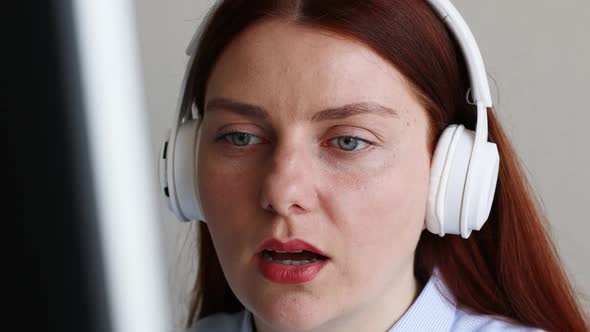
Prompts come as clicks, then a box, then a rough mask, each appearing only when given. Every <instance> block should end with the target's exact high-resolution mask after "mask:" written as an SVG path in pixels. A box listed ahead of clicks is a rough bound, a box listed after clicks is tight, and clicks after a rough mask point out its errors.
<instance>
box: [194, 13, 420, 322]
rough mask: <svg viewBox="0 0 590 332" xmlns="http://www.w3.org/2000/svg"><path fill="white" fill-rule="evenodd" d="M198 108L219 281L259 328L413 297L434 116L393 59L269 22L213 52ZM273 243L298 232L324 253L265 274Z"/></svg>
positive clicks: (335, 316) (337, 316) (201, 177)
mask: <svg viewBox="0 0 590 332" xmlns="http://www.w3.org/2000/svg"><path fill="white" fill-rule="evenodd" d="M205 103H206V107H205V111H204V112H205V113H204V118H203V122H202V125H201V132H200V140H199V158H198V182H199V186H198V188H199V192H200V194H201V202H202V206H203V210H204V215H205V218H206V220H207V222H208V223H207V225H208V227H209V230H210V233H211V236H212V239H213V242H214V245H215V249H216V252H217V254H218V256H219V259H220V263H221V266H222V268H223V271H224V273H225V277H226V278H227V280H228V282H229V285H230V287H231V288H232V290H233V292H234V293H235V295H236V296H237V297H238V299H239V300H240V301H241V302H242V303H243V304H244V305H245V307H246V308H247V309H248V310H250V311H251V312H253V313H254V315H255V317H256V320H257V321H256V322H257V324H264V325H266V326H268V327H273V328H276V329H295V330H296V329H312V328H314V327H321V326H329V325H330V324H332V325H334V324H337V322H341V323H344V322H345V320H346V318H345V317H352V316H354V315H355V314H360V313H361V312H364V311H366V310H369V309H370V308H371V306H375V305H380V306H384V305H385V306H387V305H395V304H392V303H391V301H395V300H396V299H401V298H404V297H407V296H409V294H407V289H408V287H409V283H412V282H414V279H413V258H414V252H415V248H416V245H417V243H418V239H419V236H420V233H421V232H422V230H423V228H424V218H425V210H426V199H427V191H428V179H429V174H430V155H429V153H428V146H427V130H428V124H427V114H426V111H425V110H424V109H423V107H422V106H421V105H420V104H419V103H418V102H417V100H415V98H414V96H413V94H412V93H411V90H410V88H409V86H408V85H407V84H406V83H405V81H404V79H403V77H402V75H401V74H400V73H399V72H398V71H397V70H396V69H395V68H394V67H392V66H391V65H390V64H389V63H387V62H386V61H385V60H383V59H382V58H380V57H379V56H378V55H377V54H376V53H374V52H372V51H371V50H370V49H369V48H367V47H366V46H364V45H362V44H361V43H358V42H355V41H352V40H349V39H345V38H343V37H341V36H338V35H335V34H332V33H328V32H326V31H320V30H317V29H312V28H306V27H302V26H298V25H295V24H293V23H288V22H286V21H280V20H267V21H264V22H261V23H259V24H257V25H254V26H252V27H250V28H249V29H248V30H246V31H245V32H244V33H242V34H241V35H240V36H239V37H238V38H237V39H236V40H234V41H233V42H232V43H231V44H230V45H229V46H228V48H227V49H226V50H225V51H224V53H223V54H222V55H221V57H220V59H219V61H218V63H217V64H216V66H215V67H214V70H213V72H212V74H211V76H210V80H209V82H208V87H207V94H206V100H205ZM248 105H249V106H248ZM347 105H348V106H347ZM236 132H237V133H236ZM242 133H243V134H242ZM273 238H274V239H276V240H278V241H279V242H283V243H284V242H288V241H290V240H293V239H299V240H303V241H305V242H307V243H309V244H311V245H313V246H314V247H315V248H317V249H319V250H321V251H322V252H323V253H324V254H325V256H327V257H328V259H326V260H321V261H318V262H315V263H310V264H311V265H314V266H315V267H314V268H312V269H311V270H309V271H307V272H305V271H304V270H305V269H304V268H303V265H302V266H293V265H289V266H288V267H286V266H285V265H284V264H283V263H285V262H284V261H283V262H281V263H280V264H282V265H278V264H279V263H277V262H276V261H275V262H268V261H265V263H263V264H266V265H265V266H266V272H262V271H261V269H260V266H259V264H260V261H261V260H263V259H264V258H262V257H261V255H260V253H259V249H260V248H259V246H260V245H261V243H263V242H264V241H266V240H268V239H273ZM275 254H276V253H275ZM275 258H276V256H275ZM287 263H288V262H287ZM320 263H321V264H320ZM269 266H270V267H269ZM318 266H320V267H321V269H319V272H318ZM269 269H270V270H272V271H274V272H272V273H274V278H269V274H268V273H269V272H268V270H269ZM289 269H290V270H289ZM262 270H264V268H263V269H262ZM301 271H304V272H303V273H301ZM310 271H311V272H310ZM313 272H315V273H313ZM272 273H271V274H272ZM412 295H414V294H412Z"/></svg>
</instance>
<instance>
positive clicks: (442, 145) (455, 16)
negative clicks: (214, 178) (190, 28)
mask: <svg viewBox="0 0 590 332" xmlns="http://www.w3.org/2000/svg"><path fill="white" fill-rule="evenodd" d="M427 2H428V3H430V5H431V6H432V7H433V8H434V9H435V11H436V12H437V13H438V14H439V15H440V17H441V18H442V20H443V21H444V22H446V24H447V25H448V26H449V28H450V30H451V31H452V32H453V34H454V35H455V37H456V39H457V41H458V42H459V45H460V46H461V49H462V52H463V55H464V57H465V61H466V64H467V69H468V71H469V78H470V84H471V88H470V91H471V92H472V96H473V99H474V103H475V104H476V105H477V124H476V129H475V132H474V131H473V130H469V129H466V128H465V127H464V126H463V125H460V124H459V125H457V124H453V125H450V126H448V127H447V128H446V129H445V130H444V132H443V133H442V135H441V137H440V139H439V140H438V143H437V145H436V148H435V151H434V155H433V159H432V164H431V174H430V189H429V194H428V204H427V211H426V228H427V229H428V230H429V231H430V232H432V233H434V234H439V235H440V236H444V235H445V234H461V236H462V237H463V238H468V237H469V236H470V235H471V231H472V230H480V229H481V227H482V226H483V224H484V223H485V222H486V220H487V219H488V216H489V214H490V210H491V207H492V201H493V199H494V192H495V189H496V183H497V179H498V170H499V164H500V157H499V155H498V149H497V147H496V144H494V143H491V142H488V141H487V134H488V120H487V107H491V106H492V98H491V93H490V88H489V84H488V79H487V76H486V71H485V67H484V64H483V59H482V56H481V53H480V51H479V48H478V46H477V43H476V42H475V38H474V37H473V34H472V33H471V30H470V29H469V27H468V26H467V23H465V20H464V19H463V17H461V15H460V14H459V12H458V11H457V9H456V8H455V7H454V6H453V4H451V2H450V1H449V0H427ZM197 37H198V32H197V33H196V34H195V35H194V36H193V39H192V40H191V43H190V44H189V47H188V49H187V55H189V56H190V60H189V66H187V70H186V72H185V74H184V79H183V83H182V90H181V92H180V98H179V100H178V105H177V108H176V114H175V117H174V123H173V126H172V130H171V132H170V131H169V132H168V135H167V137H166V140H165V141H164V144H163V145H162V150H161V153H160V158H159V175H160V185H161V189H162V195H163V197H164V200H165V201H166V204H167V205H168V208H169V209H170V210H171V211H172V212H173V213H174V214H175V215H176V217H177V218H178V219H180V220H182V221H189V220H202V221H205V218H204V216H203V213H202V208H201V204H200V199H199V193H198V190H197V181H196V180H197V179H196V176H195V175H196V160H195V156H196V155H197V154H198V151H196V150H195V149H197V147H198V128H197V125H198V121H197V120H196V118H197V114H195V113H196V112H194V109H193V108H192V105H191V101H190V100H187V97H186V93H185V89H186V85H187V79H188V77H189V74H190V73H189V71H190V64H191V63H192V62H193V58H194V56H195V53H196V52H195V51H196V43H197ZM468 94H469V91H468Z"/></svg>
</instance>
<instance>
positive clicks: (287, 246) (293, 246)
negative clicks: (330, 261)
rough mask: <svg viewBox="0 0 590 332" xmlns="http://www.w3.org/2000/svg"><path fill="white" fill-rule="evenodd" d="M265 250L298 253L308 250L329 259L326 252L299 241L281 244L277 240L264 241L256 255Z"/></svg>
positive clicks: (257, 249) (257, 248)
mask: <svg viewBox="0 0 590 332" xmlns="http://www.w3.org/2000/svg"><path fill="white" fill-rule="evenodd" d="M264 250H273V251H277V252H297V251H301V250H307V251H309V252H313V253H315V254H318V255H320V256H324V257H326V258H327V257H328V256H327V255H326V254H325V253H324V252H322V251H321V250H319V249H318V248H316V247H314V246H313V245H311V244H309V243H307V242H305V241H303V240H299V239H295V240H291V241H288V242H285V243H283V242H281V241H279V240H277V239H269V240H266V241H263V242H262V243H261V244H259V245H258V247H256V254H260V253H261V252H262V251H264Z"/></svg>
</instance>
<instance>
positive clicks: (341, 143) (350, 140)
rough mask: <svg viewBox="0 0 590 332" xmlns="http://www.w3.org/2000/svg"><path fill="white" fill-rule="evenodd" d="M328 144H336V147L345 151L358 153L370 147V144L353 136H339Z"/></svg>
mask: <svg viewBox="0 0 590 332" xmlns="http://www.w3.org/2000/svg"><path fill="white" fill-rule="evenodd" d="M330 142H336V144H337V145H338V147H339V148H341V149H342V150H345V151H355V150H356V151H359V150H362V149H364V148H365V147H367V146H369V145H372V143H371V142H369V141H366V140H364V139H362V138H359V137H354V136H339V137H335V138H333V139H331V140H330ZM358 147H360V149H357V148H358Z"/></svg>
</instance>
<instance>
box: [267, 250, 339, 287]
mask: <svg viewBox="0 0 590 332" xmlns="http://www.w3.org/2000/svg"><path fill="white" fill-rule="evenodd" d="M256 259H257V260H258V271H260V273H261V274H262V276H264V277H265V278H266V279H268V280H269V281H273V282H277V283H281V284H300V283H304V282H308V281H311V280H313V279H315V277H316V276H317V275H318V274H319V273H320V271H321V270H322V268H323V267H324V266H325V265H326V264H328V262H329V260H328V259H324V260H318V261H315V262H313V263H307V264H303V265H287V264H282V263H279V262H276V261H274V262H273V261H270V260H268V259H266V258H264V257H262V255H256Z"/></svg>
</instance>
